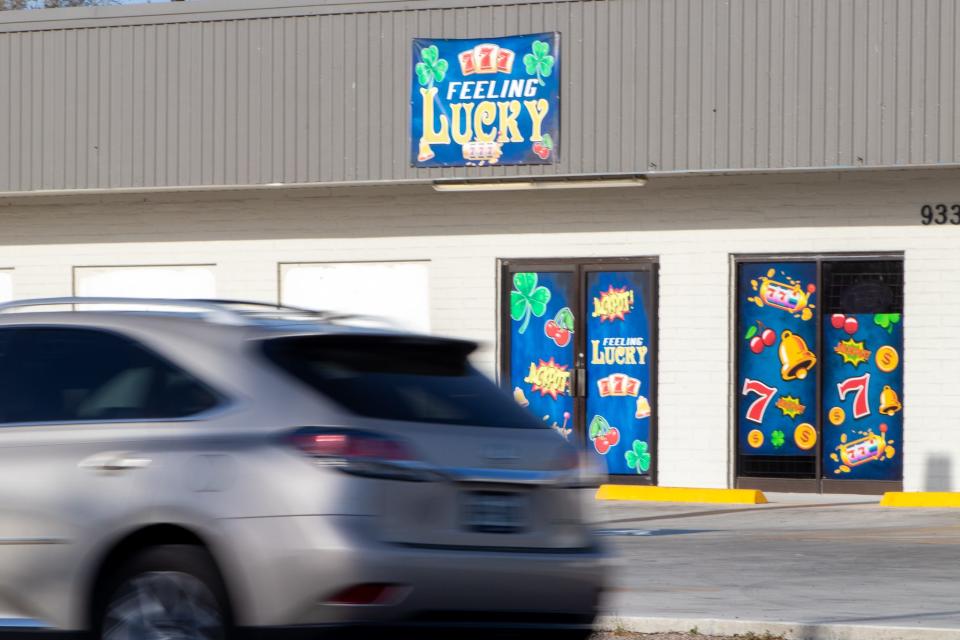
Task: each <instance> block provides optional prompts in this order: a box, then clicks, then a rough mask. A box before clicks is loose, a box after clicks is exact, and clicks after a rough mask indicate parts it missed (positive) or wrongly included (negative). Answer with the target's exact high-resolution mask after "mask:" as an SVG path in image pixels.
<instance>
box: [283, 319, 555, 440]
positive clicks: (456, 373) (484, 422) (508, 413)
mask: <svg viewBox="0 0 960 640" xmlns="http://www.w3.org/2000/svg"><path fill="white" fill-rule="evenodd" d="M468 345H469V346H468ZM471 348H472V345H470V344H469V343H461V342H457V341H446V340H430V339H417V338H394V337H391V336H330V337H313V336H311V337H307V338H282V339H276V340H270V341H267V342H266V343H265V344H264V350H265V352H266V354H267V356H268V357H269V358H270V359H271V360H272V361H273V362H274V363H276V364H277V365H279V366H280V367H281V368H282V369H284V370H285V371H287V372H288V373H290V374H292V375H293V376H295V377H297V378H299V379H300V380H302V381H303V382H305V383H306V384H308V385H309V386H311V387H313V388H314V389H315V390H316V391H318V392H320V393H322V394H323V395H325V396H326V397H328V398H330V399H331V400H333V401H334V402H336V403H338V404H340V405H341V406H343V407H344V408H346V409H348V410H349V411H352V412H353V413H356V414H359V415H364V416H369V417H373V418H381V419H384V420H401V421H410V422H431V423H440V424H450V425H472V426H492V427H531V428H545V427H544V425H543V424H541V423H540V422H538V421H537V420H536V419H535V418H534V417H533V416H532V415H531V414H530V413H529V412H527V411H525V410H523V409H521V408H520V407H519V406H517V404H516V403H515V402H513V400H512V399H510V397H509V396H508V395H507V394H505V393H504V392H503V391H501V390H500V389H498V388H497V387H496V385H494V384H493V383H492V382H491V381H490V380H488V379H487V378H485V377H484V376H483V375H482V374H480V373H479V372H477V371H476V370H475V369H473V367H471V366H470V364H469V362H468V361H467V355H468V353H469V351H470V350H471Z"/></svg>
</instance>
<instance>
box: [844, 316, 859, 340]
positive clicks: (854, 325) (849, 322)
mask: <svg viewBox="0 0 960 640" xmlns="http://www.w3.org/2000/svg"><path fill="white" fill-rule="evenodd" d="M859 328H860V323H859V322H857V319H856V318H854V317H853V316H850V317H849V318H847V319H846V320H845V321H844V323H843V330H844V331H846V332H847V333H848V334H850V335H851V336H852V335H853V334H855V333H856V332H857V329H859Z"/></svg>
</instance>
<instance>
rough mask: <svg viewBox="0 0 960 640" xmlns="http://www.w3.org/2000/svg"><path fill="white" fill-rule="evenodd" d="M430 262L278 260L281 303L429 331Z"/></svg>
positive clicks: (412, 329)
mask: <svg viewBox="0 0 960 640" xmlns="http://www.w3.org/2000/svg"><path fill="white" fill-rule="evenodd" d="M429 275H430V263H429V262H331V263H324V264H283V265H280V288H281V290H280V298H281V302H282V303H283V304H287V305H291V306H294V307H304V308H307V309H321V310H324V311H336V312H340V313H350V314H360V315H367V316H376V317H379V318H384V319H386V320H390V321H392V322H394V323H396V324H397V325H398V326H400V327H402V328H404V329H407V330H410V331H418V332H421V333H427V332H429V331H430V294H429V288H430V282H429V280H430V279H429Z"/></svg>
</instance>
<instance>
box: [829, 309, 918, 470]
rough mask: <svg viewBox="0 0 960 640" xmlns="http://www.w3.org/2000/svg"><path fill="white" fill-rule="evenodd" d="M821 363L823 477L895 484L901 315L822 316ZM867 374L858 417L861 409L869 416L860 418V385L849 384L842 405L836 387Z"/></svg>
mask: <svg viewBox="0 0 960 640" xmlns="http://www.w3.org/2000/svg"><path fill="white" fill-rule="evenodd" d="M892 317H895V318H896V320H895V321H893V320H891V318H892ZM837 350H839V351H841V352H842V353H844V354H846V357H844V355H841V354H838V353H837ZM823 357H824V359H825V360H826V363H825V366H824V369H823V475H824V477H825V478H834V479H837V480H899V479H900V478H901V477H902V472H903V453H902V449H903V401H904V398H903V362H902V358H903V322H902V320H901V315H900V314H872V313H858V314H846V315H843V314H835V315H834V316H829V317H827V316H825V317H824V318H823ZM866 374H869V376H870V378H869V383H868V384H867V385H866V386H865V389H864V391H863V393H864V396H863V398H862V399H861V402H862V403H863V406H861V407H860V409H861V413H862V409H863V408H864V407H865V408H866V410H868V411H869V414H863V415H861V417H859V418H858V417H857V415H856V414H857V407H856V402H857V387H858V386H859V385H858V381H854V382H848V383H847V385H848V386H849V387H850V390H849V391H848V392H847V393H846V394H845V398H844V399H843V400H841V399H840V392H839V390H838V388H837V385H838V384H842V383H844V382H845V381H848V380H850V379H851V378H863V376H864V375H866ZM861 384H862V383H861ZM885 388H887V389H886V390H885ZM838 408H839V410H837V409H838ZM831 412H832V413H831ZM881 425H886V429H885V430H884V429H883V428H882V427H881Z"/></svg>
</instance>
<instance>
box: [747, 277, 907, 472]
mask: <svg viewBox="0 0 960 640" xmlns="http://www.w3.org/2000/svg"><path fill="white" fill-rule="evenodd" d="M818 267H819V268H818ZM818 272H821V274H818ZM902 274H903V268H902V261H899V260H874V261H857V260H826V261H823V262H822V263H820V264H819V265H818V263H817V262H814V261H810V262H757V263H750V262H744V263H740V265H739V274H738V283H737V284H738V288H737V295H738V300H737V309H738V323H737V335H736V339H737V341H738V343H739V344H738V345H737V352H738V375H739V379H738V381H737V392H738V402H737V407H738V417H737V440H738V452H739V454H740V456H746V457H748V459H749V457H750V456H754V457H760V456H773V458H772V459H777V457H779V458H780V459H784V458H785V457H788V456H791V457H796V456H801V457H804V458H806V459H808V460H809V459H811V457H812V456H814V457H813V458H812V460H813V461H814V462H815V461H816V457H815V456H820V462H821V466H820V468H821V477H822V478H824V479H835V480H887V481H897V480H900V479H902V473H903V463H902V452H901V449H902V444H901V443H902V440H903V369H902V364H901V361H902V353H903V315H902ZM821 297H822V298H823V302H822V306H821V301H820V300H818V298H821ZM818 325H819V326H818ZM818 376H819V379H820V382H821V386H820V387H819V389H818V387H817V378H818ZM818 391H819V393H818ZM742 459H743V458H741V460H742ZM770 468H771V467H769V466H767V467H763V469H764V470H765V471H766V472H767V473H769V470H770ZM804 468H805V469H808V470H812V467H809V466H808V467H804ZM742 471H743V470H742V469H741V472H742ZM775 473H776V472H774V474H775ZM803 473H804V475H802V476H801V475H797V476H796V477H812V476H810V475H807V474H806V472H803ZM757 475H762V474H759V473H758V474H757Z"/></svg>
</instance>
